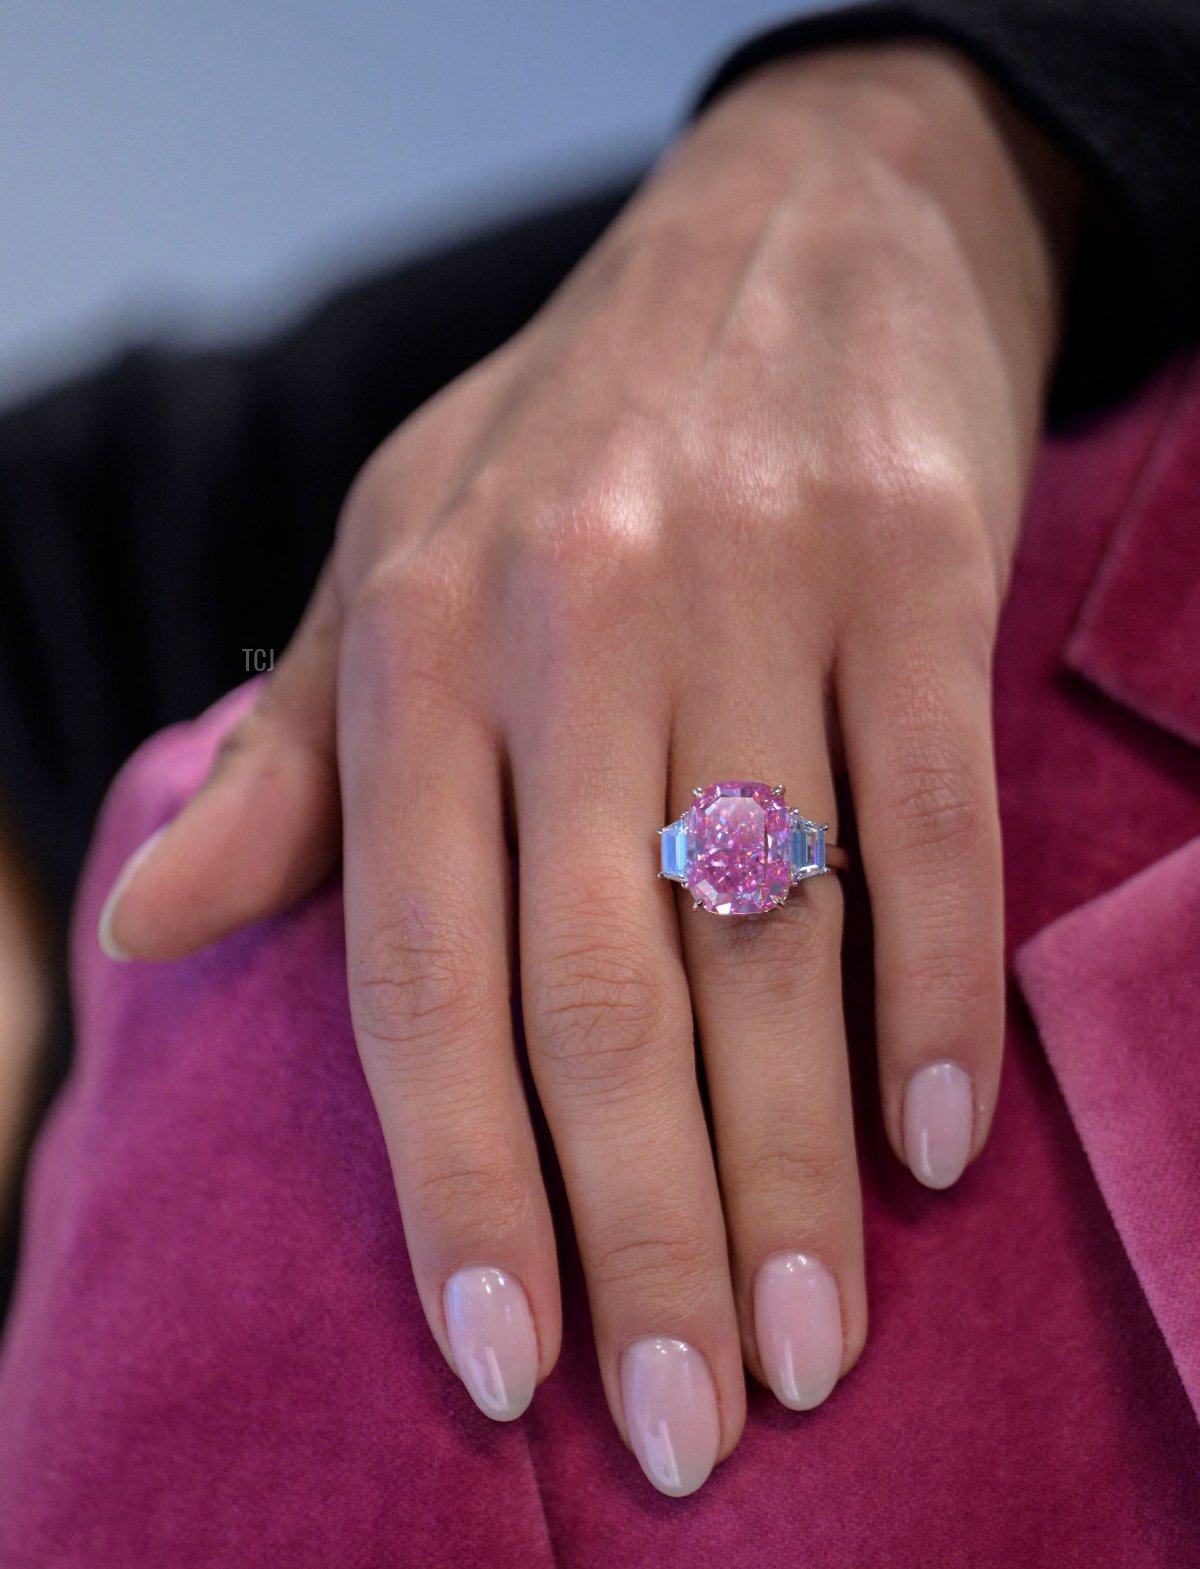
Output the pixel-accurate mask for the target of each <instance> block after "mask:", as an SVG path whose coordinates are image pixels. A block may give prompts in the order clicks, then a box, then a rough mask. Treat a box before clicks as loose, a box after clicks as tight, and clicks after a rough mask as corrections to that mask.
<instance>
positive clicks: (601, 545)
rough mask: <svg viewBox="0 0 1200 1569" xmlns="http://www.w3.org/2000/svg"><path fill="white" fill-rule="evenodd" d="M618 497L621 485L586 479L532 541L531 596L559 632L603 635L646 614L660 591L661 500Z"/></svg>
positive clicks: (528, 559)
mask: <svg viewBox="0 0 1200 1569" xmlns="http://www.w3.org/2000/svg"><path fill="white" fill-rule="evenodd" d="M617 492H618V485H617V483H616V482H613V483H611V484H607V485H606V484H605V483H603V482H600V481H594V482H592V483H591V484H589V483H588V482H587V481H584V482H582V483H581V487H580V488H579V489H577V490H576V491H574V492H573V493H572V494H570V495H568V496H565V497H561V498H559V499H557V500H556V501H555V503H554V504H553V505H551V506H549V507H548V508H547V509H546V512H545V515H544V517H543V519H542V522H541V525H540V527H539V528H538V529H537V530H535V531H534V534H533V536H532V538H530V539H529V540H528V541H527V543H526V546H525V550H524V556H523V571H524V577H525V584H526V592H527V593H528V594H529V595H530V597H531V598H532V599H533V600H534V601H535V603H536V606H537V611H538V614H539V616H540V617H542V618H543V619H544V620H546V621H548V622H549V624H550V627H551V628H553V627H556V626H557V627H562V628H564V629H568V630H575V631H578V630H580V629H583V630H586V631H589V632H590V631H596V632H603V631H604V630H605V629H606V628H610V627H612V626H614V625H616V624H619V623H622V622H626V621H628V620H629V618H630V617H631V616H633V615H635V614H637V613H638V612H641V611H644V610H646V609H647V608H648V606H649V605H650V603H652V602H653V600H654V598H655V596H656V595H657V593H658V591H659V585H660V584H661V583H662V581H663V576H664V574H663V559H662V558H663V545H662V535H661V531H660V529H659V528H658V527H657V526H656V520H655V517H654V515H653V511H652V509H653V503H652V502H651V501H649V500H647V499H642V498H640V497H636V496H634V495H632V494H630V493H628V491H623V492H620V493H617Z"/></svg>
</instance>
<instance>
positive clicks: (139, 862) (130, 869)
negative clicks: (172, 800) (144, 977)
mask: <svg viewBox="0 0 1200 1569" xmlns="http://www.w3.org/2000/svg"><path fill="white" fill-rule="evenodd" d="M168 826H169V824H167V823H164V824H163V825H162V827H161V828H156V829H155V830H154V832H153V833H152V834H151V835H150V837H149V838H148V839H144V840H143V841H142V843H141V844H140V845H138V847H137V849H136V850H135V851H134V852H133V854H132V855H131V856H130V857H129V859H128V860H127V861H126V862H125V865H124V866H123V867H122V868H121V870H120V871H119V872H118V873H117V879H116V881H115V882H114V883H113V885H112V887H111V888H110V889H109V891H108V898H107V899H105V901H104V908H103V909H102V910H101V911H100V920H99V921H98V923H97V926H96V940H97V941H98V942H99V944H100V948H101V951H102V952H103V953H104V954H105V955H106V957H108V958H109V959H117V960H120V961H124V960H126V959H128V958H129V957H130V956H129V954H127V953H126V952H125V950H124V948H122V947H121V945H120V943H119V942H118V941H117V939H116V937H115V936H114V934H113V917H114V916H115V915H116V913H117V905H118V904H119V903H120V902H121V896H122V894H124V892H125V890H126V889H127V888H128V887H129V885H130V883H131V882H132V881H133V879H134V877H135V876H136V875H137V874H138V872H140V871H141V869H142V867H143V866H144V865H145V863H146V861H147V860H149V858H150V853H151V851H152V850H153V849H154V846H155V845H156V844H157V843H158V841H159V840H160V839H161V838H162V836H163V834H164V833H165V832H166V831H167V828H168Z"/></svg>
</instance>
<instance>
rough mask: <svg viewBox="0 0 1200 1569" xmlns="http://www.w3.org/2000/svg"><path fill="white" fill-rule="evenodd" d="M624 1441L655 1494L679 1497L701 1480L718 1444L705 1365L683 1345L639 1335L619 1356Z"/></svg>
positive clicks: (713, 1460)
mask: <svg viewBox="0 0 1200 1569" xmlns="http://www.w3.org/2000/svg"><path fill="white" fill-rule="evenodd" d="M621 1398H622V1400H623V1402H624V1406H625V1423H626V1426H627V1427H628V1429H629V1441H630V1443H631V1444H632V1445H633V1452H634V1454H635V1455H637V1457H638V1461H639V1463H640V1464H641V1467H642V1470H643V1471H644V1472H645V1473H646V1475H647V1477H648V1478H649V1479H650V1481H651V1482H653V1483H654V1485H655V1487H657V1488H658V1490H659V1492H660V1493H666V1494H667V1496H668V1497H670V1498H683V1497H684V1496H685V1495H686V1494H688V1493H694V1492H695V1491H696V1489H697V1488H698V1487H700V1486H702V1485H703V1483H704V1482H705V1481H706V1480H707V1477H708V1474H709V1472H710V1471H711V1470H712V1468H713V1465H714V1464H715V1463H716V1458H717V1448H718V1446H719V1444H720V1438H721V1432H720V1421H719V1418H718V1415H717V1394H716V1389H715V1387H714V1385H713V1380H712V1374H711V1373H710V1372H709V1369H708V1363H707V1362H706V1361H705V1359H704V1357H703V1356H702V1355H701V1353H700V1352H699V1351H697V1350H696V1348H695V1347H694V1346H689V1345H688V1343H687V1341H686V1340H673V1339H671V1338H670V1337H669V1336H667V1335H645V1336H643V1337H642V1338H641V1339H640V1340H634V1341H632V1342H631V1343H630V1344H629V1345H627V1346H626V1347H625V1350H624V1352H623V1353H622V1356H621Z"/></svg>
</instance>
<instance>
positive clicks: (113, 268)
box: [0, 0, 803, 396]
mask: <svg viewBox="0 0 1200 1569" xmlns="http://www.w3.org/2000/svg"><path fill="white" fill-rule="evenodd" d="M798 9H803V0H796V3H793V4H790V5H789V4H787V3H786V0H785V3H782V4H781V3H775V4H766V3H762V0H554V3H551V0H419V3H417V0H391V3H385V0H343V3H340V4H337V3H324V4H318V3H316V0H191V3H186V0H3V5H2V8H0V212H2V220H3V231H2V232H3V235H4V243H3V245H2V246H0V394H5V395H8V396H11V395H12V394H13V392H14V391H20V390H23V389H24V388H26V387H27V386H29V385H30V384H32V383H35V382H40V381H43V380H45V379H46V378H47V377H49V376H52V375H55V374H60V373H61V371H62V370H63V369H65V368H67V367H69V366H70V365H72V364H76V363H79V362H80V361H82V360H86V359H88V358H90V357H91V356H93V355H94V354H96V353H99V352H102V351H103V350H104V349H105V348H106V347H109V346H111V345H112V344H113V343H115V342H116V341H118V340H120V339H122V338H126V337H129V336H134V335H144V334H146V333H147V332H165V331H169V332H171V333H176V334H178V333H180V332H185V331H186V332H188V333H201V334H212V333H214V332H230V331H239V330H246V329H247V328H248V327H249V326H250V325H252V324H260V323H262V322H264V321H267V320H270V319H278V317H279V315H280V314H281V313H283V312H287V311H289V310H293V309H295V308H296V307H297V305H298V304H300V303H302V302H303V301H304V300H305V299H307V298H310V297H311V295H312V294H313V293H314V292H315V291H317V290H319V289H320V288H321V287H323V286H325V285H327V284H328V282H329V281H330V280H332V279H336V278H337V277H340V276H343V275H345V274H347V273H349V272H353V271H354V270H355V269H356V268H361V267H365V266H368V265H370V262H371V260H372V259H373V258H379V257H382V256H385V255H386V254H388V253H389V251H391V250H393V249H394V248H395V247H396V245H397V244H398V243H403V242H404V241H405V240H406V239H407V238H409V237H412V236H416V235H419V234H420V233H421V232H422V231H426V232H427V231H428V230H429V229H430V228H431V227H437V228H442V227H444V225H445V223H446V221H447V220H448V219H449V218H451V217H453V216H454V215H459V214H480V213H483V212H485V211H487V210H488V209H491V208H494V207H496V206H503V205H504V204H505V203H506V202H509V201H510V200H511V199H513V197H514V196H518V195H519V194H520V193H521V192H522V191H525V190H529V189H531V188H545V187H547V186H549V187H550V188H553V187H555V186H559V185H562V184H564V183H565V182H567V181H569V180H570V179H571V178H572V176H576V175H579V174H582V173H585V172H587V171H588V170H593V169H601V168H604V167H606V166H607V165H608V164H609V163H611V162H614V161H620V160H622V159H623V158H625V157H628V156H629V155H630V154H632V153H635V152H638V151H643V150H649V149H651V148H653V147H654V146H655V145H656V144H657V143H659V142H660V141H661V139H662V138H663V137H664V136H665V135H666V134H667V133H668V132H669V130H670V128H671V126H672V125H673V124H675V123H677V122H678V118H679V116H680V115H681V113H682V112H683V111H684V109H685V107H686V105H687V103H688V101H689V99H690V97H691V95H692V94H693V93H694V92H695V90H696V88H697V86H698V85H699V84H700V83H701V82H702V81H703V79H704V77H705V75H706V73H707V72H708V70H709V69H710V68H711V66H712V64H713V62H714V61H715V60H716V59H718V58H719V57H720V55H721V54H722V53H723V52H724V51H725V50H727V49H728V48H729V47H730V46H731V44H732V43H733V42H735V41H736V40H737V39H738V38H739V37H741V36H742V35H744V34H746V33H747V32H751V31H754V30H756V29H757V28H759V27H761V26H762V25H763V24H764V23H765V22H767V21H770V20H775V19H778V18H780V17H782V16H786V15H788V14H794V13H795V11H796V10H798Z"/></svg>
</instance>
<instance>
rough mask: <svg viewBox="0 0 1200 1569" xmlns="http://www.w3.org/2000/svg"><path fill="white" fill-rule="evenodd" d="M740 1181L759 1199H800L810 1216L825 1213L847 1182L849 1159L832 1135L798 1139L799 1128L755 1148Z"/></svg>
mask: <svg viewBox="0 0 1200 1569" xmlns="http://www.w3.org/2000/svg"><path fill="white" fill-rule="evenodd" d="M741 1164H742V1171H741V1178H740V1180H741V1181H742V1183H743V1184H744V1185H745V1187H746V1188H747V1189H748V1191H749V1192H751V1193H753V1194H755V1195H756V1196H758V1197H760V1198H761V1197H768V1198H782V1199H784V1200H788V1201H792V1202H794V1201H795V1200H796V1199H797V1197H798V1198H799V1199H800V1201H801V1203H802V1204H803V1206H804V1208H805V1211H806V1213H807V1214H809V1215H810V1216H811V1215H812V1214H813V1213H814V1212H816V1213H818V1214H819V1213H821V1212H822V1211H824V1209H825V1208H827V1207H828V1206H830V1205H831V1204H832V1202H833V1200H834V1199H835V1198H836V1197H837V1196H838V1195H839V1194H840V1192H841V1190H842V1189H843V1187H844V1186H845V1182H846V1159H845V1156H844V1154H843V1153H842V1151H840V1150H839V1149H837V1148H836V1146H835V1145H834V1143H833V1141H832V1139H831V1137H830V1135H829V1134H828V1133H824V1134H821V1135H819V1136H814V1137H812V1138H804V1137H801V1138H797V1130H796V1128H795V1126H789V1127H787V1128H786V1129H783V1130H781V1131H780V1133H779V1134H778V1135H777V1136H776V1137H775V1138H773V1139H771V1140H769V1141H766V1140H764V1141H763V1142H762V1143H760V1144H757V1145H754V1146H752V1147H751V1148H750V1149H749V1150H748V1151H747V1153H746V1154H745V1156H744V1157H743V1160H742V1163H741Z"/></svg>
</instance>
